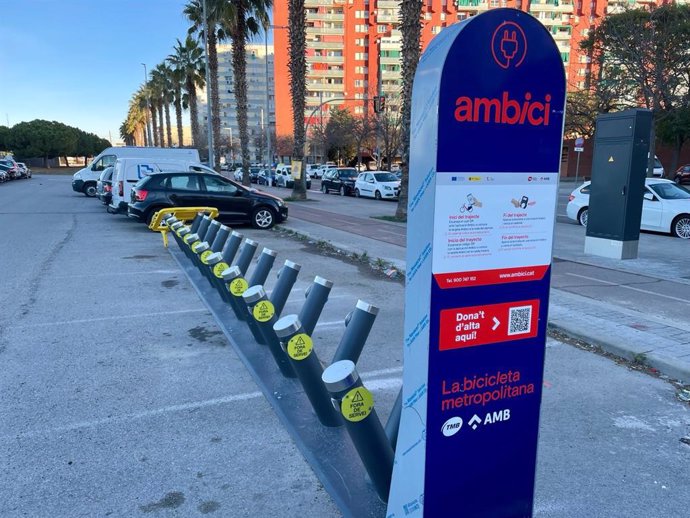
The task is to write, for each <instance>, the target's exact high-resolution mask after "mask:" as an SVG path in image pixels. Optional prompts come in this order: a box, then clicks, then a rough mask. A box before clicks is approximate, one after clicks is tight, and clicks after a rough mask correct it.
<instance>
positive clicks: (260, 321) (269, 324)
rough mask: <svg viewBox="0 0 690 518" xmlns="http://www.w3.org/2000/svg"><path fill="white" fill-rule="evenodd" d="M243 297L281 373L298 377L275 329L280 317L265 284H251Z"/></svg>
mask: <svg viewBox="0 0 690 518" xmlns="http://www.w3.org/2000/svg"><path fill="white" fill-rule="evenodd" d="M242 298H243V299H244V302H245V304H246V305H247V309H248V310H249V314H250V317H249V318H253V319H254V321H255V322H256V325H257V327H258V328H259V331H260V332H261V334H262V335H263V337H264V340H265V341H266V345H268V349H269V350H270V351H271V354H272V355H273V359H274V360H275V362H276V365H278V369H280V373H281V374H282V375H283V376H285V377H286V378H296V377H297V374H295V370H294V369H293V368H292V366H291V365H290V360H289V359H288V357H287V355H286V354H285V351H283V349H282V348H281V346H280V339H279V338H278V335H276V332H275V331H274V330H273V325H274V324H275V323H276V322H277V321H278V317H277V315H276V311H275V307H274V306H273V304H272V303H271V301H270V300H268V296H267V295H266V292H265V291H264V288H263V286H260V285H254V286H251V287H250V288H248V289H247V291H245V292H244V294H243V295H242Z"/></svg>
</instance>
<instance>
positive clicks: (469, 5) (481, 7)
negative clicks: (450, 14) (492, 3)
mask: <svg viewBox="0 0 690 518" xmlns="http://www.w3.org/2000/svg"><path fill="white" fill-rule="evenodd" d="M457 7H458V11H460V12H473V13H474V12H482V11H488V10H489V3H488V2H479V1H478V0H464V1H463V0H460V2H458V4H457Z"/></svg>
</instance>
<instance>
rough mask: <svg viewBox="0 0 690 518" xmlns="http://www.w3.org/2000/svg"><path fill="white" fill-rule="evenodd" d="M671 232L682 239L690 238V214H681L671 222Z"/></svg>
mask: <svg viewBox="0 0 690 518" xmlns="http://www.w3.org/2000/svg"><path fill="white" fill-rule="evenodd" d="M671 234H673V235H674V236H676V237H679V238H681V239H690V215H689V214H681V215H680V216H677V217H676V219H674V220H673V223H672V224H671Z"/></svg>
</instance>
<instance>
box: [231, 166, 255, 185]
mask: <svg viewBox="0 0 690 518" xmlns="http://www.w3.org/2000/svg"><path fill="white" fill-rule="evenodd" d="M259 171H261V168H260V167H256V166H251V167H250V168H249V182H250V183H256V182H257V180H258V178H259ZM242 174H243V173H242V168H241V167H238V168H237V169H235V172H234V173H233V178H235V181H236V182H240V183H242Z"/></svg>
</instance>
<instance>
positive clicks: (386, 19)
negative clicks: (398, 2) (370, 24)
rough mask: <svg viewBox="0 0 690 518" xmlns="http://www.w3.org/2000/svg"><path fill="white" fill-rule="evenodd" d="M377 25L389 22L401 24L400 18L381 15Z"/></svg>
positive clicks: (392, 15)
mask: <svg viewBox="0 0 690 518" xmlns="http://www.w3.org/2000/svg"><path fill="white" fill-rule="evenodd" d="M376 22H377V23H383V22H389V23H399V22H400V17H399V16H398V15H397V14H379V15H378V16H377V17H376Z"/></svg>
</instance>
